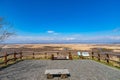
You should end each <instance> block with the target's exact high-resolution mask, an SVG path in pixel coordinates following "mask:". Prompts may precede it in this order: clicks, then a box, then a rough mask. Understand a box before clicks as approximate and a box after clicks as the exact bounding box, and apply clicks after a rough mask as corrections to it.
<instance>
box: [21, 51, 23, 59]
mask: <svg viewBox="0 0 120 80" xmlns="http://www.w3.org/2000/svg"><path fill="white" fill-rule="evenodd" d="M22 57H23V55H22V51H21V52H20V59H21V60H22Z"/></svg>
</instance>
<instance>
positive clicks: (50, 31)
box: [47, 30, 55, 34]
mask: <svg viewBox="0 0 120 80" xmlns="http://www.w3.org/2000/svg"><path fill="white" fill-rule="evenodd" d="M47 33H49V34H52V33H55V32H54V31H52V30H49V31H47Z"/></svg>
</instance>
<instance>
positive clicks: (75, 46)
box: [3, 44, 120, 51]
mask: <svg viewBox="0 0 120 80" xmlns="http://www.w3.org/2000/svg"><path fill="white" fill-rule="evenodd" d="M45 46H52V47H66V48H70V49H72V50H90V48H107V49H113V50H115V51H120V44H9V45H5V46H4V47H3V48H20V47H24V48H43V47H45Z"/></svg>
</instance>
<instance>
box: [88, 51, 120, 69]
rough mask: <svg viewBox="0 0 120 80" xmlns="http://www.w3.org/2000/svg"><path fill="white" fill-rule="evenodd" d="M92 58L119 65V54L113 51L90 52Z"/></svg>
mask: <svg viewBox="0 0 120 80" xmlns="http://www.w3.org/2000/svg"><path fill="white" fill-rule="evenodd" d="M90 55H91V58H92V59H97V60H98V61H105V62H106V63H108V64H110V62H112V63H115V66H118V67H120V54H114V53H107V52H106V53H94V52H91V53H90Z"/></svg>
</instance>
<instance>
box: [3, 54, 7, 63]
mask: <svg viewBox="0 0 120 80" xmlns="http://www.w3.org/2000/svg"><path fill="white" fill-rule="evenodd" d="M4 62H5V65H7V52H5V59H4Z"/></svg>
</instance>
